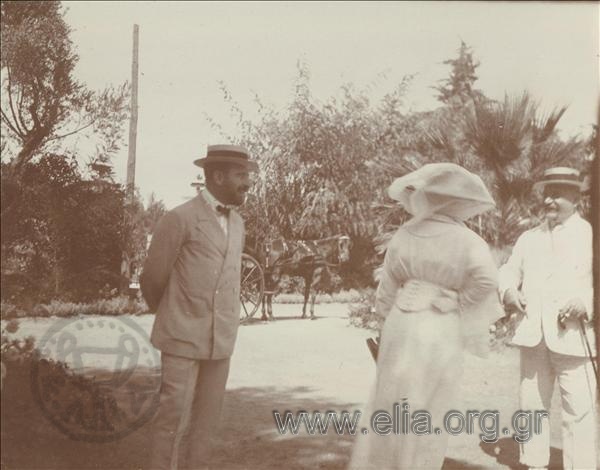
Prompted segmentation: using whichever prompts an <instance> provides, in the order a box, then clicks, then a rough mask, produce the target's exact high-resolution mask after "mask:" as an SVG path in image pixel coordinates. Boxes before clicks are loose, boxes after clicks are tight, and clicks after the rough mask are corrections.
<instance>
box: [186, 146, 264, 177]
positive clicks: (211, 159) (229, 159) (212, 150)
mask: <svg viewBox="0 0 600 470" xmlns="http://www.w3.org/2000/svg"><path fill="white" fill-rule="evenodd" d="M211 163H236V164H238V165H242V166H244V167H246V169H247V170H248V171H258V164H257V163H256V162H255V161H253V160H250V155H249V154H248V150H246V149H245V148H244V147H240V146H239V145H209V146H208V149H207V151H206V157H204V158H198V159H197V160H194V165H198V166H199V167H202V168H204V165H210V164H211Z"/></svg>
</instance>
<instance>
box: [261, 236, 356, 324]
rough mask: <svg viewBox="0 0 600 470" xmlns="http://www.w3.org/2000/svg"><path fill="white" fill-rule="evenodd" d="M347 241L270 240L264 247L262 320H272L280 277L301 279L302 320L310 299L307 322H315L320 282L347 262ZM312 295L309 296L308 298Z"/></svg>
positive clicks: (328, 239)
mask: <svg viewBox="0 0 600 470" xmlns="http://www.w3.org/2000/svg"><path fill="white" fill-rule="evenodd" d="M351 243H352V242H351V241H350V237H348V236H347V235H338V236H335V237H329V238H323V239H320V240H296V241H286V240H283V239H278V240H274V241H272V242H271V243H267V244H266V245H265V249H264V254H263V256H262V258H263V259H264V271H265V292H264V295H263V299H262V320H268V319H273V305H272V301H273V295H274V294H275V293H276V291H277V287H278V285H279V282H280V280H281V276H282V275H284V274H287V275H289V276H297V277H302V278H303V279H304V304H303V306H302V318H306V307H307V305H308V300H309V298H310V300H311V302H310V318H311V319H314V318H315V300H316V297H317V294H318V293H320V292H321V291H322V285H323V281H325V280H326V279H328V278H330V276H331V271H330V268H331V267H337V266H339V265H340V264H341V263H345V262H347V261H348V260H349V259H350V246H351ZM311 293H312V296H311Z"/></svg>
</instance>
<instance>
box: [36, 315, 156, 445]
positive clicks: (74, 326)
mask: <svg viewBox="0 0 600 470" xmlns="http://www.w3.org/2000/svg"><path fill="white" fill-rule="evenodd" d="M37 351H38V357H37V359H36V360H34V361H33V363H32V369H31V390H32V394H33V397H34V399H35V400H36V401H37V403H38V405H39V406H40V408H41V410H42V412H43V414H44V415H45V416H46V417H47V418H48V419H49V420H50V422H51V423H52V424H54V426H56V427H57V428H58V429H59V430H60V431H61V432H62V433H64V434H65V435H67V436H68V437H70V438H71V439H73V440H80V441H90V442H109V441H115V440H118V439H122V438H123V437H125V436H127V435H128V434H130V433H132V432H133V431H135V430H136V429H138V428H140V427H141V426H143V425H144V424H145V423H147V422H148V421H149V420H150V419H151V418H152V417H153V416H154V414H155V412H156V410H157V408H158V402H159V390H160V382H161V377H160V355H159V353H158V351H156V350H155V349H154V348H153V347H152V345H151V344H150V339H149V338H148V335H147V334H146V332H145V331H144V330H143V329H142V328H141V327H140V325H138V324H137V323H136V322H135V321H133V320H132V319H129V318H123V317H107V318H102V319H85V318H75V319H60V320H58V321H56V322H55V323H54V324H53V325H52V326H51V327H50V328H49V329H48V331H47V332H46V334H45V335H44V336H43V337H42V339H41V340H40V342H39V343H38V348H37Z"/></svg>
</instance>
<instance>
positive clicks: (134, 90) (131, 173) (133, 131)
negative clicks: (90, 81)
mask: <svg viewBox="0 0 600 470" xmlns="http://www.w3.org/2000/svg"><path fill="white" fill-rule="evenodd" d="M138 42H139V26H138V25H137V24H134V25H133V58H132V62H131V118H130V120H129V155H128V157H127V196H128V200H129V203H130V204H131V203H133V198H134V195H135V150H136V140H137V121H138V69H139V67H138Z"/></svg>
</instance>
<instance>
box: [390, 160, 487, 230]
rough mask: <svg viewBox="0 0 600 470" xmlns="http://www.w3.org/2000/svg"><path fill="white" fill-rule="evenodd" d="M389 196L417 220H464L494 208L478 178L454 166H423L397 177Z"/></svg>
mask: <svg viewBox="0 0 600 470" xmlns="http://www.w3.org/2000/svg"><path fill="white" fill-rule="evenodd" d="M388 194H389V196H390V197H391V198H392V199H395V200H396V201H399V202H400V204H402V206H403V207H404V208H405V209H406V211H407V212H409V213H410V214H412V215H413V216H415V217H416V218H418V219H422V218H424V217H427V216H429V215H433V214H443V215H447V216H450V217H454V218H457V219H460V220H467V219H470V218H471V217H473V216H475V215H478V214H481V213H483V212H486V211H488V210H490V209H492V208H493V207H495V205H496V204H495V202H494V199H493V198H492V196H491V195H490V193H489V191H488V190H487V188H486V187H485V184H484V183H483V181H482V180H481V178H480V177H479V176H477V175H475V174H473V173H471V172H470V171H467V170H466V169H464V168H463V167H461V166H460V165H457V164H455V163H429V164H427V165H423V166H422V167H421V168H419V169H418V170H415V171H413V172H411V173H408V174H407V175H404V176H402V177H400V178H397V179H396V180H395V181H394V182H393V183H392V184H391V186H390V187H389V188H388Z"/></svg>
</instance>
